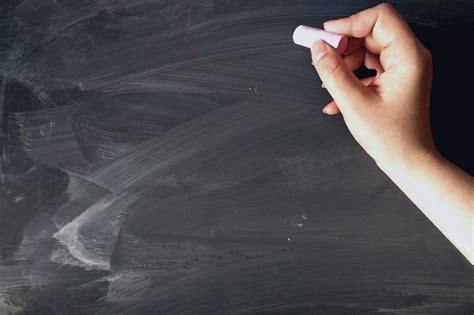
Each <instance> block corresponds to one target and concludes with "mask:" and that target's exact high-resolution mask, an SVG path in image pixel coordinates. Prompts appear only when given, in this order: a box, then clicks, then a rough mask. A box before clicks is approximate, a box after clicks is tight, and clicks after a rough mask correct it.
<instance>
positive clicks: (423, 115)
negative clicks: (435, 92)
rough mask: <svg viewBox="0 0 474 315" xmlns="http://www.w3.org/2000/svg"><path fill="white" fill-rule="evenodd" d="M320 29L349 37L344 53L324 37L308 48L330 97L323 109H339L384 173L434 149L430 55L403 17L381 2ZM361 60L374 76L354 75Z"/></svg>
mask: <svg viewBox="0 0 474 315" xmlns="http://www.w3.org/2000/svg"><path fill="white" fill-rule="evenodd" d="M324 28H325V29H326V30H327V31H331V32H335V33H340V34H345V35H347V36H348V37H350V38H352V39H351V40H350V44H349V48H348V51H349V54H348V55H346V56H343V57H341V56H340V55H339V54H337V53H336V51H335V50H334V49H333V48H332V47H331V46H329V45H327V44H326V43H324V42H323V41H318V42H316V43H315V44H314V45H313V47H312V49H311V53H312V59H313V64H314V66H315V68H316V71H317V72H318V74H319V76H320V78H321V80H322V81H323V84H324V86H325V87H326V89H327V90H328V92H329V93H330V94H331V96H332V97H333V99H334V101H333V102H331V103H329V104H328V105H326V106H325V107H324V109H323V112H325V113H327V114H329V115H333V114H337V113H339V112H341V113H342V115H343V117H344V120H345V122H346V124H347V126H348V128H349V130H350V132H351V133H352V135H353V136H354V138H355V139H356V140H357V141H358V142H359V143H360V144H361V146H362V147H363V148H364V149H365V151H367V153H369V155H370V156H372V157H373V158H374V160H375V161H376V163H377V164H378V165H379V166H380V167H381V168H382V170H384V171H387V168H388V166H390V165H393V164H394V163H397V162H399V161H407V160H413V159H418V158H423V157H424V156H425V155H426V154H431V153H435V152H436V149H435V145H434V142H433V138H432V135H431V127H430V117H429V103H430V90H431V78H432V66H431V54H430V52H429V51H428V50H427V49H426V48H425V47H423V45H422V44H421V43H420V42H419V41H418V39H417V38H416V37H415V35H414V34H413V33H412V31H411V30H410V28H409V26H408V25H407V23H406V22H405V21H404V20H403V18H402V17H401V16H400V15H398V13H397V12H396V11H395V9H393V8H392V7H391V6H390V5H388V4H381V5H378V6H376V7H373V8H370V9H367V10H364V11H361V12H359V13H357V14H354V15H351V16H349V17H346V18H342V19H339V20H332V21H328V22H326V23H325V24H324ZM361 42H362V45H360V44H359V43H361ZM359 46H360V47H359ZM362 63H364V64H365V65H366V67H367V68H370V69H375V70H377V76H376V77H372V78H367V79H364V80H362V81H360V80H359V79H357V77H356V76H355V75H354V74H353V73H352V71H353V70H356V69H357V68H359V67H360V66H361V65H362Z"/></svg>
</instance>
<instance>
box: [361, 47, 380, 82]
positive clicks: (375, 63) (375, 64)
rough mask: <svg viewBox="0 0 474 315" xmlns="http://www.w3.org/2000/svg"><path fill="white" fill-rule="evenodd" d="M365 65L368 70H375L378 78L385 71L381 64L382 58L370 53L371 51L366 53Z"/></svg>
mask: <svg viewBox="0 0 474 315" xmlns="http://www.w3.org/2000/svg"><path fill="white" fill-rule="evenodd" d="M364 65H365V66H366V67H367V68H368V69H373V70H375V71H377V76H379V75H380V74H382V72H383V71H384V69H383V66H382V64H381V63H380V57H379V56H377V55H374V54H372V53H370V52H369V51H365V56H364Z"/></svg>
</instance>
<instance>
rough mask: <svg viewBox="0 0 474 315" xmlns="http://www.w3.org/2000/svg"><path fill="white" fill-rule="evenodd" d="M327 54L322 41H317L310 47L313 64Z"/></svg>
mask: <svg viewBox="0 0 474 315" xmlns="http://www.w3.org/2000/svg"><path fill="white" fill-rule="evenodd" d="M326 52H327V49H326V44H324V42H323V41H322V40H317V41H315V42H314V44H313V46H311V57H312V58H313V62H318V60H319V59H320V58H321V57H322V56H323V55H324V54H325V53H326Z"/></svg>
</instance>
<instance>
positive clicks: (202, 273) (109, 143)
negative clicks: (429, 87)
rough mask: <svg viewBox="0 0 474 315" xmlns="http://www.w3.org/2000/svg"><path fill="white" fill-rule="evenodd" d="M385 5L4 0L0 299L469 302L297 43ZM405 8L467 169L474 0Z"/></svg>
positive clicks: (436, 108) (337, 307) (454, 262)
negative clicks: (307, 32) (307, 29)
mask: <svg viewBox="0 0 474 315" xmlns="http://www.w3.org/2000/svg"><path fill="white" fill-rule="evenodd" d="M374 4H376V2H372V1H357V2H353V1H329V0H328V1H315V0H300V1H279V0H271V1H270V0H262V1H251V0H239V1H236V0H235V1H230V0H202V1H201V0H199V1H197V0H182V1H170V0H137V1H125V0H120V1H112V0H81V1H76V0H60V1H57V0H24V1H15V0H5V1H2V3H1V4H0V16H1V19H0V21H1V22H0V23H1V24H0V82H1V85H0V109H1V110H0V115H1V116H0V122H1V132H0V141H1V143H2V152H3V154H2V157H1V159H2V166H1V189H0V253H1V257H2V259H1V260H0V313H4V312H12V313H15V312H20V313H32V314H33V313H34V314H87V313H103V314H111V313H113V314H117V313H134V314H146V313H150V314H152V313H153V314H166V313H170V314H175V313H204V314H205V313H211V314H222V313H292V314H295V313H310V314H314V313H322V314H326V313H329V314H340V313H345V314H349V313H350V314H356V313H363V314H365V313H368V312H415V313H416V312H421V313H430V312H439V313H453V314H463V313H467V314H471V313H472V311H473V310H474V270H473V268H472V266H471V265H470V264H469V263H468V262H467V261H466V260H465V259H464V258H463V257H462V255H461V254H460V253H459V252H458V251H457V250H456V249H455V248H454V247H453V246H452V245H451V244H450V243H449V241H448V240H447V239H445V238H444V237H443V236H442V235H441V233H440V232H439V231H438V230H437V229H436V228H435V227H434V226H433V225H432V224H431V223H430V222H429V221H428V220H427V219H426V218H425V217H424V216H423V214H422V213H421V212H420V211H419V210H417V209H416V207H415V206H414V205H413V204H412V203H411V202H410V201H409V200H408V199H407V198H406V197H405V196H404V195H403V193H402V192H401V191H399V190H398V188H397V187H396V186H394V184H393V183H392V182H391V181H390V180H389V179H388V178H387V177H386V175H385V174H383V173H382V172H381V171H380V170H379V169H378V168H377V166H376V165H375V163H374V161H373V160H372V159H371V158H370V157H369V156H368V155H367V154H366V153H365V152H364V151H363V150H362V149H361V148H360V147H359V145H358V144H357V143H356V142H355V140H354V139H353V138H352V136H351V135H350V133H349V131H348V130H347V128H346V126H345V124H344V122H343V120H342V118H341V117H340V116H336V117H329V116H326V115H323V114H322V113H321V109H322V106H323V105H325V104H326V103H327V102H329V101H330V97H329V95H328V94H327V93H326V92H325V91H324V90H323V89H321V88H320V85H321V82H320V80H319V78H318V76H317V75H316V73H315V71H314V69H313V68H312V66H311V64H310V62H311V60H310V55H309V51H308V50H307V49H304V48H302V47H298V46H296V45H294V44H293V43H292V40H291V35H292V32H293V30H294V28H295V27H296V26H297V25H299V24H307V25H312V26H315V27H321V25H322V22H323V21H325V20H327V19H331V18H336V17H341V16H346V15H349V14H351V13H354V12H356V11H359V10H361V9H364V8H367V7H370V6H372V5H374ZM393 5H394V6H395V7H396V8H397V9H398V10H399V11H400V12H401V14H402V15H403V16H404V17H405V18H406V19H407V21H408V22H409V23H410V25H411V26H412V28H413V29H414V31H415V33H416V34H417V35H418V36H419V37H420V39H421V40H422V42H423V43H424V44H425V45H426V46H427V47H428V48H429V49H430V50H431V51H432V53H433V56H434V66H435V68H434V83H433V93H432V121H433V132H434V136H435V138H436V139H435V140H436V142H437V145H438V147H439V149H440V150H441V152H442V153H443V154H444V155H446V156H447V157H448V158H449V159H450V160H452V161H453V162H454V163H456V164H457V165H459V166H460V167H461V168H463V169H464V170H466V171H467V172H469V173H470V174H474V158H473V155H472V152H470V150H469V149H470V148H471V147H472V144H473V142H472V136H473V126H472V119H473V118H474V115H473V113H474V110H473V109H474V100H473V97H472V95H473V94H472V79H469V75H468V74H469V73H471V74H472V73H474V72H473V70H474V69H473V65H474V62H473V59H472V56H471V51H470V50H469V49H468V48H469V47H468V45H469V43H470V42H472V40H473V39H474V34H473V29H474V4H473V3H470V2H463V3H462V5H461V2H453V1H444V2H443V1H396V2H393ZM459 42H463V43H465V46H464V47H460V45H459V44H458V43H459ZM463 48H464V49H463Z"/></svg>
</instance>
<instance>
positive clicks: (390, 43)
mask: <svg viewBox="0 0 474 315" xmlns="http://www.w3.org/2000/svg"><path fill="white" fill-rule="evenodd" d="M324 28H325V29H326V30H327V31H330V32H335V33H340V34H344V35H348V36H350V37H358V38H365V46H366V48H367V50H369V51H370V52H371V53H373V54H377V55H378V54H381V53H382V51H383V50H385V49H389V48H395V49H396V52H397V54H399V53H402V54H405V55H408V54H409V53H410V49H408V48H410V47H411V46H413V43H414V42H415V41H417V39H416V37H415V35H414V34H413V32H412V31H411V29H410V27H409V26H408V24H407V23H406V22H405V20H403V18H402V17H401V16H400V15H399V14H398V13H397V11H395V9H394V8H393V7H392V6H391V5H389V4H385V3H383V4H380V5H377V6H375V7H372V8H369V9H367V10H364V11H361V12H359V13H356V14H353V15H351V16H349V17H345V18H342V19H338V20H332V21H327V22H326V23H324ZM400 57H403V56H400ZM406 57H409V56H406ZM381 61H382V62H383V60H381ZM385 66H387V67H386V68H388V67H389V65H384V67H385Z"/></svg>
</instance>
